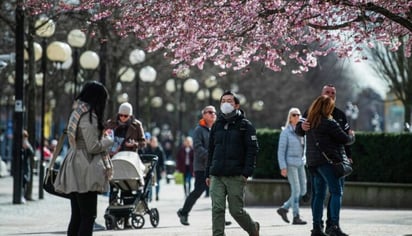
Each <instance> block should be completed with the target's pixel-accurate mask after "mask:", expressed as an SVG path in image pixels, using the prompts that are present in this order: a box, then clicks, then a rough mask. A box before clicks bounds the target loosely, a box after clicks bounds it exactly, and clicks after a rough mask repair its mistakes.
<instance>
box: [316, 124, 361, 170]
mask: <svg viewBox="0 0 412 236" xmlns="http://www.w3.org/2000/svg"><path fill="white" fill-rule="evenodd" d="M310 133H311V134H312V136H313V138H314V139H315V142H316V144H315V145H316V147H317V148H318V149H319V152H320V153H321V154H322V156H323V157H324V158H325V159H326V160H327V161H328V163H329V164H331V165H332V168H333V171H334V172H335V175H336V177H338V178H341V177H346V176H348V175H350V174H352V172H353V168H352V163H351V162H350V161H349V158H348V157H347V156H346V155H340V157H341V160H340V161H339V162H333V160H332V159H330V158H329V157H328V155H326V153H325V152H324V151H322V149H321V148H320V145H319V142H318V140H317V139H316V137H315V135H314V134H313V131H311V132H310Z"/></svg>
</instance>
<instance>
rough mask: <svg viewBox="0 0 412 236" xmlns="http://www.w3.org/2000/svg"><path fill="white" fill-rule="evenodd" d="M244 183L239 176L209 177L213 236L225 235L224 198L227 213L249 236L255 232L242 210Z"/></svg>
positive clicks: (250, 219)
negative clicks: (227, 209) (227, 207)
mask: <svg viewBox="0 0 412 236" xmlns="http://www.w3.org/2000/svg"><path fill="white" fill-rule="evenodd" d="M245 186H246V181H245V178H244V177H243V176H241V175H239V176H211V179H210V189H209V194H210V197H211V199H212V228H213V236H224V235H225V210H226V197H227V202H228V205H229V213H230V215H232V217H233V219H235V220H236V222H237V223H238V224H239V225H240V227H242V229H244V230H245V231H246V232H248V233H249V235H253V234H254V232H256V224H255V222H254V221H253V220H252V218H251V217H250V215H249V214H248V213H247V212H246V211H245V209H244V194H245Z"/></svg>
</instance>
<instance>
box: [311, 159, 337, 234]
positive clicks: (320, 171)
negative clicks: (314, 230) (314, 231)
mask: <svg viewBox="0 0 412 236" xmlns="http://www.w3.org/2000/svg"><path fill="white" fill-rule="evenodd" d="M311 179H312V191H313V193H312V194H313V195H312V203H311V204H312V218H313V226H314V227H315V226H316V227H321V226H322V216H323V204H324V201H325V197H326V187H328V188H329V193H330V204H329V206H328V207H329V209H328V210H329V212H330V217H331V218H330V220H331V225H339V214H340V208H341V205H342V195H343V180H344V178H337V177H336V176H335V173H334V171H333V169H332V166H331V165H330V164H324V165H320V166H317V167H315V168H312V171H311Z"/></svg>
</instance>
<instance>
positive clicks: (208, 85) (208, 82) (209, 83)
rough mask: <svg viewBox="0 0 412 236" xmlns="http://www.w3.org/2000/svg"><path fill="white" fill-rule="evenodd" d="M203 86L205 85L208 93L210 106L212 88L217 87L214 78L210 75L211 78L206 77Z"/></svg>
mask: <svg viewBox="0 0 412 236" xmlns="http://www.w3.org/2000/svg"><path fill="white" fill-rule="evenodd" d="M205 85H206V88H207V89H208V91H209V105H211V104H212V103H213V97H212V88H213V87H215V86H216V85H217V79H216V76H214V75H211V76H209V77H207V78H206V80H205Z"/></svg>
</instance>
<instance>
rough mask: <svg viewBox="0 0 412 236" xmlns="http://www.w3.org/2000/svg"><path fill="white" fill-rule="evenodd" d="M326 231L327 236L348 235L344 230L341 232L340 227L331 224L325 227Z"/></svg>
mask: <svg viewBox="0 0 412 236" xmlns="http://www.w3.org/2000/svg"><path fill="white" fill-rule="evenodd" d="M326 233H327V234H328V235H329V236H349V235H348V234H345V233H344V232H342V230H341V229H340V227H339V226H338V225H332V226H331V227H329V228H328V229H327V231H326Z"/></svg>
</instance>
